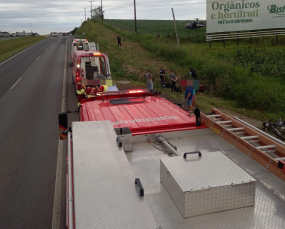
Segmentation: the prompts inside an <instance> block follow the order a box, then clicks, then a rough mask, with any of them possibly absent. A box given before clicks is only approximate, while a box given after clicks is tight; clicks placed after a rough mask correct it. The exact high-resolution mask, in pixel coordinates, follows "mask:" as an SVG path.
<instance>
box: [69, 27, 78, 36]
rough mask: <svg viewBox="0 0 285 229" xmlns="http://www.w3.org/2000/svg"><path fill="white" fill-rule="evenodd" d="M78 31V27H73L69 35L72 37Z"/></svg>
mask: <svg viewBox="0 0 285 229" xmlns="http://www.w3.org/2000/svg"><path fill="white" fill-rule="evenodd" d="M77 30H78V27H75V28H74V29H73V30H71V31H70V32H69V33H71V34H72V35H74V34H75V32H76V31H77Z"/></svg>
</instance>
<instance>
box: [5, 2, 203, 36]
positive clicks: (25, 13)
mask: <svg viewBox="0 0 285 229" xmlns="http://www.w3.org/2000/svg"><path fill="white" fill-rule="evenodd" d="M102 1H103V10H104V11H105V18H107V19H133V18H134V4H133V1H132V0H111V1H108V0H102ZM205 1H206V0H202V1H201V0H200V1H199V0H190V1H183V0H177V1H173V0H154V1H148V0H146V1H143V0H137V1H136V3H137V19H160V20H171V19H172V12H171V8H174V11H175V17H176V19H177V20H192V19H194V18H195V17H199V18H201V19H205V18H206V4H205ZM99 5H101V2H100V1H99V2H98V1H96V2H95V1H94V2H93V5H92V6H93V8H96V7H98V6H99ZM84 8H86V17H90V2H88V1H87V0H86V1H82V0H60V1H55V0H25V1H24V2H23V0H9V1H7V0H0V29H1V31H11V32H22V31H30V23H31V28H32V31H33V32H38V33H41V34H45V33H50V32H52V31H56V32H65V31H70V30H72V29H73V28H74V27H77V26H80V24H81V20H84V19H85V15H84Z"/></svg>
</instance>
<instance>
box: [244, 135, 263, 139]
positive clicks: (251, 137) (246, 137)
mask: <svg viewBox="0 0 285 229" xmlns="http://www.w3.org/2000/svg"><path fill="white" fill-rule="evenodd" d="M255 138H259V136H258V135H256V136H245V137H241V139H243V140H250V139H255Z"/></svg>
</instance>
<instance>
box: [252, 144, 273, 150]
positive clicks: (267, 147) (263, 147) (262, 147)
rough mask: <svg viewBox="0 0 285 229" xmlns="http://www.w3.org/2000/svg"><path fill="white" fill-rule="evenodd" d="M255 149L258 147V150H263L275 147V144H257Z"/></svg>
mask: <svg viewBox="0 0 285 229" xmlns="http://www.w3.org/2000/svg"><path fill="white" fill-rule="evenodd" d="M256 148H257V149H260V150H263V149H264V150H265V149H271V148H276V145H269V146H257V147H256Z"/></svg>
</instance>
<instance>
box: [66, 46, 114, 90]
mask: <svg viewBox="0 0 285 229" xmlns="http://www.w3.org/2000/svg"><path fill="white" fill-rule="evenodd" d="M79 77H81V78H82V79H83V83H84V85H95V84H94V82H92V81H93V80H94V79H102V80H105V79H110V78H111V71H110V64H109V59H108V56H107V55H106V54H104V53H101V52H100V51H97V50H95V51H91V50H87V51H75V52H74V55H73V67H72V79H73V83H75V84H76V83H77V81H78V78H79Z"/></svg>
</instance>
